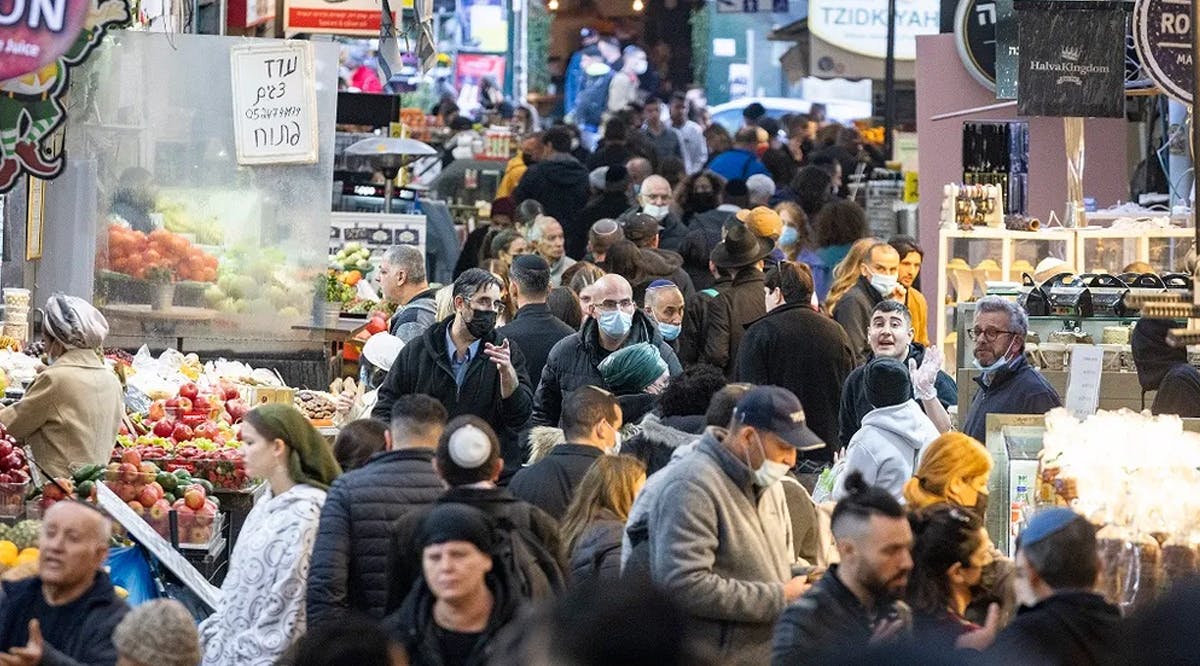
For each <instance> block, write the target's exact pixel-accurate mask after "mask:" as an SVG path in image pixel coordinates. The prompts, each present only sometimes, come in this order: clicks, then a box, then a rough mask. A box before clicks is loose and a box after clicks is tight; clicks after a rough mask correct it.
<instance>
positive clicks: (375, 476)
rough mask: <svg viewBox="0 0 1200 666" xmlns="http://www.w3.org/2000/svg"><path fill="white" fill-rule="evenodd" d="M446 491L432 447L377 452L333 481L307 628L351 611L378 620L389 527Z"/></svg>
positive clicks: (316, 551) (311, 580) (315, 559)
mask: <svg viewBox="0 0 1200 666" xmlns="http://www.w3.org/2000/svg"><path fill="white" fill-rule="evenodd" d="M445 489H446V486H445V484H443V483H442V480H441V479H440V478H438V476H437V474H435V473H434V471H433V451H432V450H430V449H403V450H399V451H385V452H383V453H377V454H375V455H373V456H371V457H370V458H369V459H368V460H367V463H366V464H365V465H363V466H362V467H360V468H359V469H356V470H354V471H352V472H348V473H346V474H344V475H342V476H341V477H340V478H339V479H338V480H337V481H334V482H333V486H331V487H330V488H329V493H328V495H327V496H326V498H325V506H324V507H323V508H322V509H321V525H320V529H319V532H318V533H317V541H316V543H315V544H314V545H313V554H312V562H311V564H310V569H309V572H308V598H307V610H308V624H309V626H310V627H312V626H317V625H319V624H321V623H323V622H328V621H330V620H335V619H338V618H340V617H342V616H344V615H346V614H347V613H348V612H349V611H351V610H354V611H358V612H360V613H365V614H367V615H370V616H371V617H374V618H382V617H383V615H384V610H385V607H386V606H387V593H388V586H387V563H388V548H389V545H390V543H391V527H392V523H394V522H395V521H396V520H397V519H398V518H400V517H401V516H402V515H404V513H405V512H407V511H409V510H411V509H413V508H415V507H422V506H426V505H428V504H432V503H433V502H434V500H436V499H437V498H439V497H441V495H442V493H444V492H445Z"/></svg>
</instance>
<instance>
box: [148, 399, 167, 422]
mask: <svg viewBox="0 0 1200 666" xmlns="http://www.w3.org/2000/svg"><path fill="white" fill-rule="evenodd" d="M166 415H167V403H166V401H165V400H155V401H154V402H152V403H150V420H151V421H161V420H162V419H163V418H164V417H165V416H166Z"/></svg>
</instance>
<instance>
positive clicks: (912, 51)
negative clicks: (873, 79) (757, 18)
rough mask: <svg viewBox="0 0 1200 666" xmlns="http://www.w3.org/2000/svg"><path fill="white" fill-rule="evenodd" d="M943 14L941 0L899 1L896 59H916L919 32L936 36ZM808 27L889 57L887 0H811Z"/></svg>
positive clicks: (845, 45) (840, 43) (855, 49)
mask: <svg viewBox="0 0 1200 666" xmlns="http://www.w3.org/2000/svg"><path fill="white" fill-rule="evenodd" d="M759 4H760V5H761V4H762V3H759ZM941 15H942V11H941V2H940V0H897V2H896V59H897V60H915V59H916V57H917V35H936V34H937V33H938V28H939V27H940V26H939V22H940V20H941ZM808 29H809V30H810V31H812V34H814V35H816V36H818V37H820V38H821V39H823V40H825V41H826V42H829V43H830V44H833V45H834V46H836V47H838V48H841V49H845V50H847V51H850V52H851V53H857V54H859V55H864V56H867V57H870V58H885V57H887V30H888V11H887V3H886V2H881V1H880V0H809V3H808Z"/></svg>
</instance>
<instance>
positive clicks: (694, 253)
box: [679, 208, 735, 291]
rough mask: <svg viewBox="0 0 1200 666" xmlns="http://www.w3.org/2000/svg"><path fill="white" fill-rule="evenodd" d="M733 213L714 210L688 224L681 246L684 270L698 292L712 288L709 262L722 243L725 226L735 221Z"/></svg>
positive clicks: (696, 215)
mask: <svg viewBox="0 0 1200 666" xmlns="http://www.w3.org/2000/svg"><path fill="white" fill-rule="evenodd" d="M734 214H735V213H734V212H733V211H729V210H721V209H719V208H714V209H712V210H708V211H704V212H703V213H697V214H695V215H693V216H692V219H691V220H689V221H688V223H687V229H688V232H687V236H685V237H684V239H683V240H682V241H681V242H680V244H679V254H680V255H682V256H683V269H684V270H685V271H687V274H688V276H689V277H691V278H692V284H693V285H695V287H696V290H697V291H699V290H701V289H707V288H708V287H710V286H712V283H713V276H712V273H710V272H709V270H708V260H709V258H710V257H711V256H712V251H713V248H715V247H716V246H717V243H720V242H721V233H722V232H723V231H724V229H725V224H726V223H727V222H729V221H730V220H731V219H733V216H734Z"/></svg>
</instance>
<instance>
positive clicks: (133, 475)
mask: <svg viewBox="0 0 1200 666" xmlns="http://www.w3.org/2000/svg"><path fill="white" fill-rule="evenodd" d="M141 473H142V471H141V470H140V469H138V466H137V465H134V464H133V463H128V462H123V463H121V466H120V467H119V468H118V469H117V474H118V476H119V477H120V479H121V480H122V481H124V482H125V483H129V484H132V483H134V482H136V481H137V480H138V477H139V476H140V475H141Z"/></svg>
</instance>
